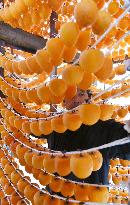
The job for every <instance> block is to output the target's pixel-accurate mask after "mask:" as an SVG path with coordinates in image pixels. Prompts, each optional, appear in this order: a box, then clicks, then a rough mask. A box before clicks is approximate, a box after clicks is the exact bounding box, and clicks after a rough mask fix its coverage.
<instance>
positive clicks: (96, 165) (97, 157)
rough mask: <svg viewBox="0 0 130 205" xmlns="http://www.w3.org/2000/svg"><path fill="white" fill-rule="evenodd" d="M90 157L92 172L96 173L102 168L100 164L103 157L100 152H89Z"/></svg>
mask: <svg viewBox="0 0 130 205" xmlns="http://www.w3.org/2000/svg"><path fill="white" fill-rule="evenodd" d="M90 156H91V157H92V160H93V171H98V170H99V169H100V168H101V167H102V163H103V157H102V154H101V152H99V151H95V152H90Z"/></svg>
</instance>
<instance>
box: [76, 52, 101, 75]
mask: <svg viewBox="0 0 130 205" xmlns="http://www.w3.org/2000/svg"><path fill="white" fill-rule="evenodd" d="M104 61H105V57H104V54H103V52H102V51H100V50H99V49H89V50H85V51H83V52H82V53H81V55H80V58H79V64H80V66H81V68H82V69H83V70H84V71H86V72H90V73H96V72H98V71H99V70H100V69H101V67H102V66H103V63H104Z"/></svg>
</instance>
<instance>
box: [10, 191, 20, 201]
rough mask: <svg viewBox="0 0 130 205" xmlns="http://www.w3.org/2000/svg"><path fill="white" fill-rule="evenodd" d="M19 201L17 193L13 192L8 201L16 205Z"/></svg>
mask: <svg viewBox="0 0 130 205" xmlns="http://www.w3.org/2000/svg"><path fill="white" fill-rule="evenodd" d="M20 199H21V197H20V196H19V194H18V193H16V192H15V191H14V192H13V193H12V194H11V196H10V201H11V203H12V204H17V202H18V201H19V200H20Z"/></svg>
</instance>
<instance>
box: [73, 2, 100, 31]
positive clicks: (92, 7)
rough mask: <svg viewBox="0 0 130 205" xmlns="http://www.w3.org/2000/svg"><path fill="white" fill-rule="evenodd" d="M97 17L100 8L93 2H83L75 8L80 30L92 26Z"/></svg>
mask: <svg viewBox="0 0 130 205" xmlns="http://www.w3.org/2000/svg"><path fill="white" fill-rule="evenodd" d="M97 15H98V8H97V5H96V3H95V2H94V1H93V0H82V1H81V2H80V3H78V4H77V5H76V6H75V8H74V17H75V19H76V22H77V24H78V25H79V27H80V28H83V27H88V26H90V25H92V24H93V23H94V22H95V21H96V18H97Z"/></svg>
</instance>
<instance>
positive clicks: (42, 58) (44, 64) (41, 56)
mask: <svg viewBox="0 0 130 205" xmlns="http://www.w3.org/2000/svg"><path fill="white" fill-rule="evenodd" d="M35 58H36V61H37V63H38V64H39V65H40V67H41V69H42V71H45V72H46V73H48V74H49V73H51V71H52V70H53V65H52V63H51V58H50V55H49V54H48V52H47V51H46V50H45V49H44V50H39V51H37V53H36V56H35Z"/></svg>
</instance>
